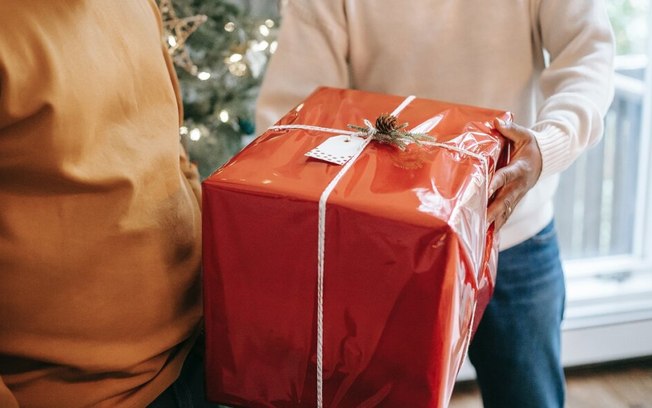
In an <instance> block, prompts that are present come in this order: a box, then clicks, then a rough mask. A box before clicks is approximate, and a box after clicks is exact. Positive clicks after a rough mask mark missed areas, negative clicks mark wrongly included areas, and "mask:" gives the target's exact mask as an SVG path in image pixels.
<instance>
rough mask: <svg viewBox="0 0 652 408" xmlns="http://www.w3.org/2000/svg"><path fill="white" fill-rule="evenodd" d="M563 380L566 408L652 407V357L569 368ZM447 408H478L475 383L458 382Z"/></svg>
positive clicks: (478, 397) (480, 407)
mask: <svg viewBox="0 0 652 408" xmlns="http://www.w3.org/2000/svg"><path fill="white" fill-rule="evenodd" d="M566 381H567V389H566V408H652V358H647V359H643V360H637V361H629V362H622V363H614V364H609V365H602V366H594V367H584V368H576V369H570V370H567V372H566ZM449 408H482V401H481V399H480V394H479V392H478V388H477V386H476V384H475V383H474V382H464V383H458V384H457V386H456V388H455V392H454V393H453V398H452V400H451V403H450V406H449ZM506 408H507V407H506Z"/></svg>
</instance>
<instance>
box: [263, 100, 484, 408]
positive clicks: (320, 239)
mask: <svg viewBox="0 0 652 408" xmlns="http://www.w3.org/2000/svg"><path fill="white" fill-rule="evenodd" d="M415 98H416V97H415V96H414V95H410V96H408V97H407V98H405V100H404V101H403V102H402V103H401V104H400V105H399V106H398V107H397V108H396V109H394V112H392V113H391V115H392V116H398V115H399V114H400V113H401V112H402V111H403V110H404V109H405V108H406V107H407V106H408V105H409V104H410V103H412V101H413V100H414V99H415ZM437 122H438V121H437ZM364 124H365V125H366V126H367V128H368V132H366V133H365V132H354V131H351V130H342V129H333V128H327V127H320V126H311V125H277V126H271V127H270V128H269V130H293V129H300V130H312V131H317V132H324V133H335V134H340V135H341V134H344V135H350V136H364V135H369V136H371V135H373V134H375V133H376V132H377V130H376V128H375V127H374V126H373V124H372V123H371V122H370V121H369V120H367V119H365V120H364ZM430 130H431V129H428V130H427V131H430ZM427 131H426V132H427ZM424 133H425V132H424ZM372 140H373V138H372V137H367V138H365V140H364V142H363V144H362V145H361V146H360V148H359V149H358V151H357V152H356V153H355V154H354V155H353V157H351V159H350V160H349V161H348V162H347V163H346V164H345V165H344V166H343V167H342V169H341V170H340V171H339V172H338V173H337V175H336V176H335V177H334V178H333V180H331V182H330V183H329V184H328V186H326V188H325V189H324V191H323V192H322V194H321V197H319V221H318V236H317V408H323V406H324V400H323V391H324V259H325V256H324V254H325V249H326V248H325V243H326V202H327V201H328V197H329V196H330V194H331V193H332V192H333V190H334V189H335V186H337V184H338V183H339V182H340V180H342V177H344V175H345V174H346V173H347V172H348V171H349V169H351V167H353V164H354V163H355V161H356V160H357V159H358V157H360V155H361V154H362V152H363V151H364V149H365V148H366V147H367V145H368V144H369V143H370V142H371V141H372ZM420 143H421V144H424V145H427V146H436V147H441V148H444V149H448V150H451V151H455V152H458V153H462V154H465V155H468V156H471V157H474V158H476V159H478V160H480V162H481V163H482V164H483V165H484V168H485V175H486V176H487V177H485V183H487V186H486V187H487V188H486V191H488V190H489V188H488V182H489V180H488V171H489V169H488V165H487V159H486V158H485V157H484V156H482V155H480V154H478V153H475V152H471V151H469V150H466V149H462V148H460V147H457V146H452V145H448V144H444V143H439V142H427V141H424V142H420ZM474 316H475V308H474V310H473V315H472V316H471V324H472V325H473V317H474ZM471 327H473V326H471ZM469 333H470V330H469ZM469 340H470V334H469V338H467V346H466V348H467V349H468V343H470V341H469ZM465 354H466V353H465Z"/></svg>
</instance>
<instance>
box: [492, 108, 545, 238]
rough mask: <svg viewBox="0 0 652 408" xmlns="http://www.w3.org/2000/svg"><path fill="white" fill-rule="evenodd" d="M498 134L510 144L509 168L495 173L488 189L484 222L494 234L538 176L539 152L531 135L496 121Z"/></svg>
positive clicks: (517, 127)
mask: <svg viewBox="0 0 652 408" xmlns="http://www.w3.org/2000/svg"><path fill="white" fill-rule="evenodd" d="M496 128H497V129H498V131H499V132H500V133H501V134H502V135H503V136H505V137H506V138H507V139H508V140H510V141H511V142H512V151H511V156H510V161H509V164H508V165H507V166H505V167H503V168H501V169H500V170H498V171H496V174H494V178H493V180H491V184H490V186H489V197H490V198H489V208H488V209H487V221H488V223H489V224H491V223H492V222H493V223H495V228H496V231H498V230H499V229H500V228H501V227H502V226H503V225H505V222H506V221H507V219H508V218H509V216H510V215H511V214H512V211H513V210H514V207H516V206H517V205H518V203H519V201H521V199H522V198H523V196H524V195H525V193H527V192H528V191H529V190H530V189H531V188H532V187H534V184H536V182H537V180H539V175H540V174H541V166H542V162H541V151H540V150H539V145H538V144H537V141H536V139H535V137H534V133H533V132H532V131H531V130H530V129H528V128H524V127H523V126H519V125H517V124H515V123H513V122H507V123H506V122H504V121H502V120H500V119H496Z"/></svg>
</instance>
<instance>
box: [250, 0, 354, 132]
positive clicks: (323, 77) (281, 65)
mask: <svg viewBox="0 0 652 408" xmlns="http://www.w3.org/2000/svg"><path fill="white" fill-rule="evenodd" d="M347 58H348V36H347V28H346V16H345V11H344V4H343V2H342V0H329V1H324V0H290V1H289V3H288V4H287V6H286V8H285V10H284V13H283V24H282V25H281V29H280V32H279V38H278V49H277V50H276V53H275V54H274V56H273V57H272V59H271V61H270V63H269V66H268V68H267V72H266V74H265V79H264V80H263V84H262V87H261V91H260V95H259V97H258V101H257V105H256V129H257V133H258V134H260V133H262V132H263V131H264V130H265V129H267V128H268V127H269V126H271V125H273V124H274V123H275V122H276V121H277V120H278V119H280V117H281V116H283V115H284V114H285V113H287V112H288V111H289V110H290V109H292V107H294V106H295V105H297V104H298V103H299V102H301V101H302V100H303V99H304V98H305V97H306V96H308V94H310V93H311V92H312V91H313V90H314V89H315V88H317V87H319V86H332V87H339V88H347V87H348V86H349V72H348V61H347Z"/></svg>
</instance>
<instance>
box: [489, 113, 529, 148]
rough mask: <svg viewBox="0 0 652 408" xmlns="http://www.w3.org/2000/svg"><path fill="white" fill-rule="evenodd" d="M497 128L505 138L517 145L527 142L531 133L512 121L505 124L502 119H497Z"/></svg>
mask: <svg viewBox="0 0 652 408" xmlns="http://www.w3.org/2000/svg"><path fill="white" fill-rule="evenodd" d="M495 126H496V129H498V131H499V132H500V133H501V134H502V135H503V136H505V137H506V138H507V139H509V140H511V141H512V142H515V143H518V142H521V141H524V140H527V139H528V136H529V132H530V130H529V129H528V128H525V127H523V126H521V125H517V124H516V123H514V122H512V121H509V122H505V121H504V120H502V119H500V118H496V120H495Z"/></svg>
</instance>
